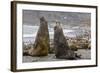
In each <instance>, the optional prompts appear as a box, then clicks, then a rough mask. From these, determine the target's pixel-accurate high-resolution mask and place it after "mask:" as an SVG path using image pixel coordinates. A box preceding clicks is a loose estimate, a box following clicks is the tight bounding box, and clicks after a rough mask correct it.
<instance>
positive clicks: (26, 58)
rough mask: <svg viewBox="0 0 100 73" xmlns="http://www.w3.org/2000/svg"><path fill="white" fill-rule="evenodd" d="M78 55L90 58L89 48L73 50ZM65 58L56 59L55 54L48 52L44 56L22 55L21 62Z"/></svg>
mask: <svg viewBox="0 0 100 73" xmlns="http://www.w3.org/2000/svg"><path fill="white" fill-rule="evenodd" d="M75 53H77V54H78V55H81V60H82V59H91V50H89V49H79V50H78V51H75ZM64 60H66V59H56V57H55V54H48V56H45V57H32V56H23V62H24V63H25V62H41V61H64Z"/></svg>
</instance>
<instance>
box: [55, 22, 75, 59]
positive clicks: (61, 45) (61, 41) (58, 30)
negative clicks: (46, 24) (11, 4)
mask: <svg viewBox="0 0 100 73" xmlns="http://www.w3.org/2000/svg"><path fill="white" fill-rule="evenodd" d="M54 48H55V56H56V58H59V59H75V53H74V51H72V50H71V49H70V48H69V46H68V43H67V40H66V38H65V36H64V33H63V30H62V27H61V25H60V22H56V26H55V27H54Z"/></svg>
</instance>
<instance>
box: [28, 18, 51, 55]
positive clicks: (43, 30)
mask: <svg viewBox="0 0 100 73" xmlns="http://www.w3.org/2000/svg"><path fill="white" fill-rule="evenodd" d="M49 48H50V44H49V31H48V24H47V21H46V20H45V18H44V17H41V18H40V27H39V30H38V32H37V35H36V39H35V42H34V46H33V48H31V49H30V50H29V51H28V54H29V55H31V56H47V55H48V49H49Z"/></svg>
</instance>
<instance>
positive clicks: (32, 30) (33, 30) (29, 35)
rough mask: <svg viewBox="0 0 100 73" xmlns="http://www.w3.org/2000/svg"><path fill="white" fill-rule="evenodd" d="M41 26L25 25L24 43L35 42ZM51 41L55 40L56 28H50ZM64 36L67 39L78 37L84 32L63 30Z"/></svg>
mask: <svg viewBox="0 0 100 73" xmlns="http://www.w3.org/2000/svg"><path fill="white" fill-rule="evenodd" d="M38 29H39V26H29V25H23V42H24V43H30V42H33V43H34V41H35V38H36V34H37V32H38ZM48 30H49V36H50V39H53V38H54V28H50V27H48ZM63 32H64V35H65V36H67V37H72V38H74V37H76V35H77V36H78V35H82V34H84V32H83V31H82V30H78V29H77V30H75V29H65V28H64V29H63Z"/></svg>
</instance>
